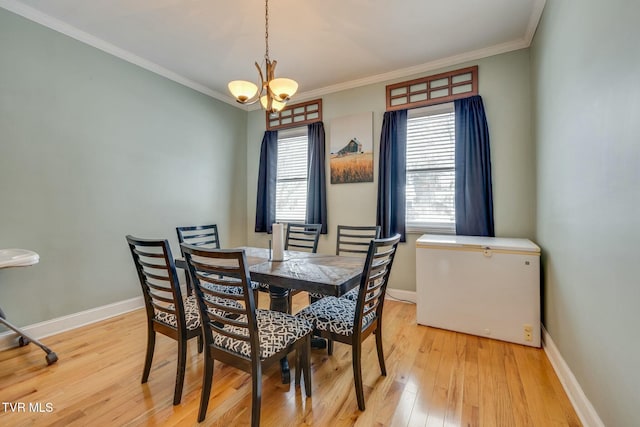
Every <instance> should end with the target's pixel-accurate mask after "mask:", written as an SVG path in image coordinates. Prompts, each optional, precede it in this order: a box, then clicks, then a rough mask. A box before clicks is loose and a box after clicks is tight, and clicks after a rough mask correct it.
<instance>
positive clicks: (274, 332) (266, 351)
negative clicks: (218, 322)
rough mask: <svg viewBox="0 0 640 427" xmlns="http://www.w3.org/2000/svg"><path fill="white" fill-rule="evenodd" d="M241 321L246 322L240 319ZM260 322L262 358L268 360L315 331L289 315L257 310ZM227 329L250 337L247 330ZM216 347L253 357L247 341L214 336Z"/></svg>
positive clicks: (304, 322)
mask: <svg viewBox="0 0 640 427" xmlns="http://www.w3.org/2000/svg"><path fill="white" fill-rule="evenodd" d="M238 320H239V321H242V320H245V321H246V317H245V318H244V319H243V318H242V317H240V318H239V319H238ZM256 320H257V322H258V331H259V332H258V336H259V341H260V358H261V359H267V358H269V357H271V356H273V355H274V354H276V353H277V352H279V351H280V350H282V349H284V348H286V347H287V346H289V345H290V344H292V343H293V342H294V341H296V340H298V339H300V338H302V337H304V336H305V335H307V334H310V333H311V331H312V330H313V327H312V326H311V323H309V322H308V321H306V320H304V319H300V318H297V317H295V316H292V315H290V314H287V313H281V312H279V311H273V310H260V309H258V310H256ZM225 329H226V330H228V331H231V332H233V333H236V334H239V335H244V336H247V335H248V331H247V329H245V328H238V327H234V326H231V325H226V326H225ZM213 343H214V345H216V346H218V347H221V348H224V349H226V350H230V351H233V352H235V353H238V354H241V355H242V356H245V357H251V346H250V345H249V343H248V342H246V341H240V340H236V339H233V338H230V337H227V336H224V335H221V334H214V337H213Z"/></svg>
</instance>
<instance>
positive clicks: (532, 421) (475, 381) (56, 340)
mask: <svg viewBox="0 0 640 427" xmlns="http://www.w3.org/2000/svg"><path fill="white" fill-rule="evenodd" d="M267 298H268V297H267V296H266V295H265V294H261V296H260V300H261V305H262V306H264V304H266V299H267ZM306 301H307V296H306V294H305V293H300V294H298V295H296V297H295V298H294V305H295V306H296V309H297V308H299V307H300V306H301V305H302V304H305V303H306ZM294 311H295V309H294ZM384 316H385V317H384V329H383V334H384V347H385V356H386V364H387V373H388V374H387V376H386V377H381V376H380V371H379V367H378V361H377V356H376V351H375V339H374V338H373V337H371V338H369V339H367V341H366V342H365V344H364V346H363V367H364V372H363V377H364V386H365V399H366V404H367V409H366V411H364V412H361V411H359V410H358V406H357V403H356V395H355V389H354V386H353V372H352V369H351V350H350V348H349V347H348V346H346V345H342V344H340V343H336V344H335V349H334V355H333V356H332V357H329V356H327V354H326V350H313V351H312V363H313V366H312V377H313V395H312V397H311V398H304V397H303V396H304V392H303V391H301V389H299V388H298V389H296V388H295V387H293V386H289V385H283V384H281V382H280V373H279V370H278V369H277V367H273V368H271V369H269V370H268V371H267V372H266V373H265V375H264V376H263V398H262V417H261V425H262V426H278V427H279V426H300V425H315V426H351V425H358V426H367V427H368V426H543V427H546V426H579V425H581V424H580V422H579V420H578V417H577V416H576V413H575V411H574V410H573V408H572V406H571V404H570V402H569V400H568V398H567V396H566V394H565V392H564V390H563V389H562V386H561V384H560V382H559V380H558V378H557V377H556V375H555V373H554V371H553V369H552V367H551V364H550V363H549V360H548V359H547V357H546V355H545V353H544V351H543V350H541V349H535V348H530V347H526V346H521V345H517V344H510V343H505V342H501V341H495V340H490V339H486V338H480V337H475V336H471V335H465V334H460V333H455V332H450V331H445V330H440V329H433V328H428V327H425V326H418V325H416V321H415V305H411V304H405V303H400V302H394V301H387V302H386V303H385V315H384ZM43 341H44V342H45V344H47V345H48V346H50V347H51V348H52V349H53V350H54V351H56V353H57V354H58V356H59V358H60V360H59V361H58V363H56V364H55V365H52V366H49V367H47V366H46V363H45V360H44V353H43V352H42V351H41V350H40V349H39V348H37V347H36V346H34V345H29V346H27V347H23V348H15V349H11V350H7V351H3V352H0V425H2V426H23V425H24V426H27V425H29V426H30V425H42V426H44V425H46V426H72V425H77V426H125V425H126V426H129V425H132V426H137V425H147V426H165V425H166V426H174V425H176V426H178V425H179V426H182V425H185V426H191V425H197V422H196V418H197V411H198V405H199V401H200V386H201V381H202V378H201V375H202V365H203V362H202V358H201V355H199V354H198V353H197V349H196V343H195V341H193V342H192V343H190V346H189V350H188V361H187V372H186V376H185V385H184V391H183V396H182V403H181V404H180V405H178V406H173V405H172V404H171V403H172V396H173V388H174V381H175V368H176V349H177V347H176V343H175V341H173V340H170V339H168V338H166V337H164V336H161V335H159V336H158V339H157V342H156V353H155V357H154V362H153V366H152V370H151V375H150V377H149V382H148V383H147V384H144V385H143V384H140V376H141V374H142V366H143V360H144V354H145V345H146V326H145V315H144V311H143V310H136V311H134V312H131V313H128V314H125V315H122V316H118V317H115V318H112V319H109V320H106V321H103V322H100V323H96V324H93V325H90V326H86V327H83V328H80V329H76V330H74V331H70V332H65V333H62V334H59V335H56V336H53V337H49V338H46V339H44V340H43ZM250 399H251V380H250V376H249V375H247V374H245V373H243V372H241V371H239V370H237V369H234V368H231V367H228V366H225V365H223V364H220V363H218V362H216V365H215V370H214V378H213V388H212V392H211V399H210V403H209V411H208V413H207V418H206V419H205V421H204V422H203V423H202V424H201V425H220V426H237V425H247V424H248V423H249V421H250V412H251V411H250ZM4 402H7V403H8V402H11V403H12V404H13V405H14V408H16V406H15V404H16V403H19V402H22V403H24V404H25V409H26V412H12V411H11V409H10V407H9V406H8V405H3V403H4ZM30 404H31V405H34V404H40V410H41V411H42V412H33V411H29V405H30ZM32 409H35V408H32ZM48 409H50V411H48Z"/></svg>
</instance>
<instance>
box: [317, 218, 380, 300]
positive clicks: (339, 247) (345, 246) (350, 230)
mask: <svg viewBox="0 0 640 427" xmlns="http://www.w3.org/2000/svg"><path fill="white" fill-rule="evenodd" d="M380 230H381V227H380V226H379V225H338V228H337V237H336V255H344V256H362V255H364V256H366V255H367V252H368V251H369V243H370V242H371V240H373V239H378V238H380ZM324 296H325V295H323V294H319V293H315V292H310V293H309V300H310V302H311V303H314V302H316V301H317V300H319V299H320V298H323V297H324ZM343 298H349V299H351V300H353V301H355V300H356V299H358V288H354V289H352V290H351V291H349V292H347V293H346V294H344V295H343Z"/></svg>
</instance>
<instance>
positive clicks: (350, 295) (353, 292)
mask: <svg viewBox="0 0 640 427" xmlns="http://www.w3.org/2000/svg"><path fill="white" fill-rule="evenodd" d="M359 292H360V288H353V289H351V290H350V291H349V292H347V293H346V294H344V295H342V297H341V298H346V299H349V300H351V301H358V294H359Z"/></svg>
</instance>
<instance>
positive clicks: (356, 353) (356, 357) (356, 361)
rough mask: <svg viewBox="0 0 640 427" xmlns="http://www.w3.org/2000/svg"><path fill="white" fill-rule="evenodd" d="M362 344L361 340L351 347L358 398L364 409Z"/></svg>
mask: <svg viewBox="0 0 640 427" xmlns="http://www.w3.org/2000/svg"><path fill="white" fill-rule="evenodd" d="M361 350H362V344H361V343H360V342H357V343H355V342H354V343H353V346H352V348H351V362H352V365H353V381H354V383H355V386H356V398H357V399H358V408H359V409H360V410H361V411H364V409H365V406H364V390H363V388H362V363H361V360H360V359H361V353H362V351H361Z"/></svg>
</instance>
